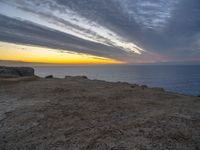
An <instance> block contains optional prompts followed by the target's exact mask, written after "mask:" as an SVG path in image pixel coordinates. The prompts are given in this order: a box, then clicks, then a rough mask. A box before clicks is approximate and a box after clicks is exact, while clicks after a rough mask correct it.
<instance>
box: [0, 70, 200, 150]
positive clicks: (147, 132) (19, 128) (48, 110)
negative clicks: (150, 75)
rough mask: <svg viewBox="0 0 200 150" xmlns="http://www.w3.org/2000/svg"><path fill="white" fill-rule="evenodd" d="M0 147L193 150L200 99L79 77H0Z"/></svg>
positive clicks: (199, 128) (199, 143)
mask: <svg viewBox="0 0 200 150" xmlns="http://www.w3.org/2000/svg"><path fill="white" fill-rule="evenodd" d="M11 70H15V69H11ZM19 70H20V69H18V71H19ZM25 70H26V69H25ZM28 70H29V69H28ZM18 71H16V72H15V71H14V72H15V74H16V76H17V77H18V76H21V75H32V74H33V71H32V69H30V72H29V71H28V73H27V72H25V74H24V72H23V73H22V72H20V71H19V72H20V73H19V74H18V73H17V72H18ZM26 71H27V70H26ZM10 74H11V73H9V75H10ZM15 74H14V75H15ZM11 75H13V73H12V74H11ZM0 149H1V150H167V149H168V150H199V149H200V98H199V97H192V96H185V95H181V94H177V93H170V92H166V91H164V90H163V89H160V88H149V87H147V86H138V85H131V84H128V83H123V82H117V83H111V82H105V81H99V80H90V79H87V77H85V76H77V77H69V76H66V78H65V79H58V78H53V76H51V77H49V78H39V77H35V76H33V77H20V78H11V79H10V78H8V79H1V78H0Z"/></svg>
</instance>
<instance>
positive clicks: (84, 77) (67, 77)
mask: <svg viewBox="0 0 200 150" xmlns="http://www.w3.org/2000/svg"><path fill="white" fill-rule="evenodd" d="M65 79H75V80H76V79H78V80H79V79H88V77H87V76H65Z"/></svg>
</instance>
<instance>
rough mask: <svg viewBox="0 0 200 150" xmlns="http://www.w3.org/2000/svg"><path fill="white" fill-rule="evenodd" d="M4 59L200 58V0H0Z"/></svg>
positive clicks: (106, 60) (97, 61)
mask: <svg viewBox="0 0 200 150" xmlns="http://www.w3.org/2000/svg"><path fill="white" fill-rule="evenodd" d="M0 60H12V61H23V62H42V63H62V64H77V63H78V64H120V63H130V64H132V63H133V64H138V63H165V62H192V61H194V62H200V0H167V1H166V0H42V1H41V0H0Z"/></svg>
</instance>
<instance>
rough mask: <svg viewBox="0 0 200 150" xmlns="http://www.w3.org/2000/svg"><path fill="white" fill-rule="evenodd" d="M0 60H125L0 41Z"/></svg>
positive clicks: (45, 61) (60, 61) (108, 62)
mask: <svg viewBox="0 0 200 150" xmlns="http://www.w3.org/2000/svg"><path fill="white" fill-rule="evenodd" d="M0 45H1V46H0V53H1V55H0V60H10V61H23V62H31V63H49V64H122V63H125V62H122V61H118V60H114V59H110V58H105V57H98V56H94V55H89V54H88V55H87V54H80V53H75V52H69V51H58V50H54V49H50V48H44V47H35V46H27V45H18V44H11V43H6V42H0Z"/></svg>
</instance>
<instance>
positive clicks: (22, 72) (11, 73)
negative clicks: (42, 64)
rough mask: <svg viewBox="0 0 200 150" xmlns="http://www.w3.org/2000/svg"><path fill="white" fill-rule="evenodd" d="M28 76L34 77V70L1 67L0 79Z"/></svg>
mask: <svg viewBox="0 0 200 150" xmlns="http://www.w3.org/2000/svg"><path fill="white" fill-rule="evenodd" d="M27 76H34V69H33V68H31V67H5V66H0V78H18V77H27Z"/></svg>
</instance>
